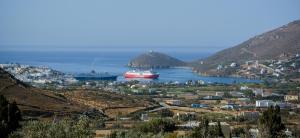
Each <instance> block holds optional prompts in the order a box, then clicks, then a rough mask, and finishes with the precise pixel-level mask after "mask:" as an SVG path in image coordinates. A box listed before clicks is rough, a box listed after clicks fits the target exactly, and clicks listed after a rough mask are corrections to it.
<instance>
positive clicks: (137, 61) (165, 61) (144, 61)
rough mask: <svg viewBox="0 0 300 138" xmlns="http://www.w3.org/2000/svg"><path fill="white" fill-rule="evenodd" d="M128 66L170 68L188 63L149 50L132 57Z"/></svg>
mask: <svg viewBox="0 0 300 138" xmlns="http://www.w3.org/2000/svg"><path fill="white" fill-rule="evenodd" d="M128 66H129V67H133V68H143V69H150V68H170V67H182V66H186V63H185V62H183V61H181V60H179V59H176V58H174V57H171V56H169V55H166V54H163V53H159V52H154V51H149V52H147V53H144V54H141V55H139V56H137V57H135V58H134V59H132V60H131V61H130V62H129V63H128Z"/></svg>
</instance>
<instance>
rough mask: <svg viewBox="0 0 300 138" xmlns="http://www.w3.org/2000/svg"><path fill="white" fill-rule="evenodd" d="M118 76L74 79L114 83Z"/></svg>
mask: <svg viewBox="0 0 300 138" xmlns="http://www.w3.org/2000/svg"><path fill="white" fill-rule="evenodd" d="M117 77H118V76H108V77H81V76H80V77H79V76H75V77H74V78H75V79H77V80H79V81H89V80H90V81H95V80H107V81H116V80H117Z"/></svg>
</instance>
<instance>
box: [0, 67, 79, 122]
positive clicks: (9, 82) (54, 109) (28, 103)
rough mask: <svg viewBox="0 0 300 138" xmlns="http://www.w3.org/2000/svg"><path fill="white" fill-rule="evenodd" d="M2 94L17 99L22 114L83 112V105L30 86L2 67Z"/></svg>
mask: <svg viewBox="0 0 300 138" xmlns="http://www.w3.org/2000/svg"><path fill="white" fill-rule="evenodd" d="M0 94H1V95H4V96H5V97H6V98H8V100H9V101H16V102H17V104H18V106H19V108H20V109H21V111H22V114H23V115H25V116H31V117H50V116H52V115H54V114H55V113H58V114H59V115H67V114H71V113H72V114H74V113H81V112H83V111H84V110H83V109H84V107H83V106H79V105H77V104H73V103H70V102H69V101H68V100H67V99H65V98H64V97H63V96H60V95H55V94H54V93H53V92H49V91H45V90H40V89H37V88H33V87H30V86H28V85H26V84H24V83H22V82H20V81H19V80H17V79H15V78H14V77H13V76H12V75H10V74H9V73H8V72H6V71H4V70H3V69H1V68H0Z"/></svg>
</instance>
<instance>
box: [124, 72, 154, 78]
mask: <svg viewBox="0 0 300 138" xmlns="http://www.w3.org/2000/svg"><path fill="white" fill-rule="evenodd" d="M124 77H125V78H147V79H156V78H158V77H159V74H158V73H157V72H154V71H151V70H146V71H137V70H132V71H127V72H126V73H125V74H124Z"/></svg>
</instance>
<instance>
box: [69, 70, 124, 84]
mask: <svg viewBox="0 0 300 138" xmlns="http://www.w3.org/2000/svg"><path fill="white" fill-rule="evenodd" d="M74 78H75V79H77V80H79V81H87V80H107V81H116V80H117V78H118V76H117V75H112V74H109V73H107V72H101V73H97V72H96V71H94V70H92V71H91V72H90V73H80V74H76V75H74Z"/></svg>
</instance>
